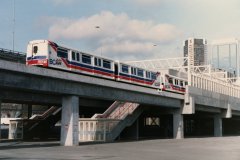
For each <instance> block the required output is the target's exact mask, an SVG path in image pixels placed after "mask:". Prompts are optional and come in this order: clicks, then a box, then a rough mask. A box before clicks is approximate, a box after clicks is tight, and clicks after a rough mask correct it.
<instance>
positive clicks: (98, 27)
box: [95, 26, 102, 56]
mask: <svg viewBox="0 0 240 160" xmlns="http://www.w3.org/2000/svg"><path fill="white" fill-rule="evenodd" d="M95 28H96V29H99V30H101V27H100V26H95ZM100 50H101V56H102V45H101V46H100Z"/></svg>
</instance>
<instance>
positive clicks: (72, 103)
mask: <svg viewBox="0 0 240 160" xmlns="http://www.w3.org/2000/svg"><path fill="white" fill-rule="evenodd" d="M78 121H79V98H78V97H77V96H65V97H63V99H62V119H61V139H60V144H61V145H63V146H77V145H78V144H79V127H78V123H79V122H78Z"/></svg>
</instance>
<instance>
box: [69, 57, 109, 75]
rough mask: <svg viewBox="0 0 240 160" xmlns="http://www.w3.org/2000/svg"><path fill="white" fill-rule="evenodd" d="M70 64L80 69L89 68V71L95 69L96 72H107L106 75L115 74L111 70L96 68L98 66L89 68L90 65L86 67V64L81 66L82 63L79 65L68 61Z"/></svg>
mask: <svg viewBox="0 0 240 160" xmlns="http://www.w3.org/2000/svg"><path fill="white" fill-rule="evenodd" d="M67 62H68V64H71V65H74V66H80V67H83V68H88V69H94V70H98V71H102V72H106V73H113V71H111V70H107V69H103V68H99V67H96V66H94V67H93V66H89V65H85V64H81V63H77V62H71V61H68V60H67Z"/></svg>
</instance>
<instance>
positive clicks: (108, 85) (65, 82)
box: [0, 60, 240, 146]
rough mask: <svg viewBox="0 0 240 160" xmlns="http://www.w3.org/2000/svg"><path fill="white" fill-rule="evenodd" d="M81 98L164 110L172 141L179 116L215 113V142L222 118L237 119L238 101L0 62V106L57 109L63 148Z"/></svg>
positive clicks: (74, 140)
mask: <svg viewBox="0 0 240 160" xmlns="http://www.w3.org/2000/svg"><path fill="white" fill-rule="evenodd" d="M84 98H95V99H99V100H112V101H115V100H120V101H128V102H136V103H140V104H145V105H151V106H157V107H160V108H166V109H167V110H168V111H169V112H171V114H173V136H174V138H183V134H184V133H183V114H194V113H195V111H205V112H211V113H214V114H215V115H216V116H215V117H214V135H215V136H221V135H222V118H231V117H232V115H239V114H240V112H239V111H240V107H239V104H240V100H239V99H237V98H233V97H230V96H226V95H223V94H219V93H213V92H209V91H205V90H202V89H198V88H195V87H188V88H187V92H186V94H185V95H181V94H175V93H168V92H158V91H157V90H156V89H152V88H146V87H141V86H137V85H132V84H127V83H121V82H116V81H112V80H107V79H101V78H96V77H91V76H85V75H79V74H75V73H69V72H65V71H59V70H52V69H46V68H40V67H32V66H31V67H29V66H26V65H24V64H20V63H15V62H9V61H5V60H0V102H24V103H29V102H31V103H32V102H33V103H41V104H53V105H55V104H56V105H61V106H62V120H61V124H62V125H61V139H60V143H61V145H67V146H72V145H78V143H79V141H78V132H79V127H78V120H79V104H81V103H83V102H82V101H84ZM0 104H1V103H0ZM0 106H1V105H0Z"/></svg>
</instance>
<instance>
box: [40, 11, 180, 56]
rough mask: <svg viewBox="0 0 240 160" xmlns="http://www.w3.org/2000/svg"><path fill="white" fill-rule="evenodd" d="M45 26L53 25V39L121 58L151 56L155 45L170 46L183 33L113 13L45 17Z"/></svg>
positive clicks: (162, 25) (51, 37)
mask: <svg viewBox="0 0 240 160" xmlns="http://www.w3.org/2000/svg"><path fill="white" fill-rule="evenodd" d="M52 21H53V22H54V23H51V22H52ZM41 23H42V24H48V25H50V27H49V38H50V39H52V40H55V41H58V40H70V41H78V40H84V41H88V42H89V43H88V44H91V45H92V46H98V48H97V49H96V51H97V52H98V53H99V50H100V49H101V50H102V51H104V52H105V53H106V54H107V55H110V54H112V56H116V55H121V57H127V56H129V54H131V55H135V56H139V55H140V56H141V57H148V56H149V54H150V53H151V52H152V51H153V50H155V49H154V47H152V46H153V44H162V45H163V44H170V43H172V42H174V41H175V39H177V38H179V36H181V35H182V31H181V30H179V29H178V28H177V27H176V26H174V25H171V24H166V23H163V24H159V23H158V24H157V23H154V22H153V21H150V20H149V21H142V20H137V19H131V18H130V17H129V16H128V15H127V14H125V13H121V14H113V13H112V12H109V11H103V12H101V13H99V14H95V15H92V16H90V17H82V18H80V19H68V18H54V17H49V18H46V17H45V18H42V20H41ZM97 26H98V27H97Z"/></svg>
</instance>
